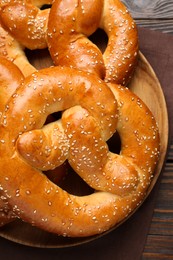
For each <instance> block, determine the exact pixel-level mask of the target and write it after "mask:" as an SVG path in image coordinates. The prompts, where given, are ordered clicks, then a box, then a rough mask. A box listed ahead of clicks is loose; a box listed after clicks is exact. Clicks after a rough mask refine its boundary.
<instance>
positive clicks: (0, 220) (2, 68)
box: [0, 58, 24, 226]
mask: <svg viewBox="0 0 173 260" xmlns="http://www.w3.org/2000/svg"><path fill="white" fill-rule="evenodd" d="M23 79H24V76H23V75H22V73H21V72H20V70H19V69H18V68H17V67H16V66H15V65H14V64H13V63H11V62H10V61H8V60H6V59H4V58H1V61H0V118H1V116H2V111H4V109H5V104H6V103H7V101H8V99H9V98H10V96H11V95H12V94H13V92H14V91H15V90H16V88H17V87H18V86H19V85H20V84H21V82H22V80H23ZM0 174H1V173H0ZM1 189H2V187H1V185H0V226H2V225H4V224H6V223H8V222H10V221H12V220H13V219H14V218H15V217H16V216H15V214H14V213H13V212H12V210H11V207H10V206H9V205H8V200H7V198H6V197H5V196H4V194H3V192H2V191H1Z"/></svg>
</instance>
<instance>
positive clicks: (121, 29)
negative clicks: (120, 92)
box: [47, 0, 138, 85]
mask: <svg viewBox="0 0 173 260" xmlns="http://www.w3.org/2000/svg"><path fill="white" fill-rule="evenodd" d="M98 28H101V29H103V30H104V31H105V32H106V34H107V36H108V44H107V47H106V49H105V51H104V53H103V55H102V53H101V51H100V50H99V49H98V48H97V46H96V45H95V44H93V43H92V42H91V41H90V40H89V39H88V37H89V36H90V35H92V34H93V33H94V32H95V31H96V30H97V29H98ZM47 42H48V47H49V51H50V54H51V57H52V59H53V61H54V63H55V65H66V66H73V67H75V68H78V69H82V70H87V71H89V72H94V73H96V74H98V75H99V76H100V77H101V78H102V79H105V80H106V81H107V82H112V83H118V84H122V85H126V84H127V82H128V81H129V78H131V76H132V74H133V71H134V68H135V66H136V63H137V57H138V35H137V28H136V24H135V22H134V20H133V19H132V17H131V15H130V14H129V12H128V11H127V9H126V7H125V6H124V4H123V3H121V1H119V0H105V1H104V0H99V1H98V0H95V1H91V0H84V1H83V0H80V1H77V0H72V1H68V0H55V1H54V3H53V4H52V7H51V10H50V15H49V20H48V37H47Z"/></svg>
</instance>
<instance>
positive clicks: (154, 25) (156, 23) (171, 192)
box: [123, 0, 173, 260]
mask: <svg viewBox="0 0 173 260" xmlns="http://www.w3.org/2000/svg"><path fill="white" fill-rule="evenodd" d="M123 2H124V3H125V4H126V6H127V7H128V9H129V10H130V12H131V14H132V16H133V17H134V18H135V20H136V23H137V25H138V26H142V27H147V28H150V29H153V30H159V31H162V32H165V33H170V34H173V0H125V1H123ZM172 69H173V68H172ZM170 142H171V144H170V149H169V152H168V157H167V161H166V165H165V170H164V173H163V176H162V179H161V184H160V188H159V192H158V197H157V200H156V204H155V208H154V214H153V218H152V222H151V225H150V229H149V232H148V235H147V240H146V244H145V248H144V251H143V255H142V259H152V260H153V259H173V140H170Z"/></svg>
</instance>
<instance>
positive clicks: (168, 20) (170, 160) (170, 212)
mask: <svg viewBox="0 0 173 260" xmlns="http://www.w3.org/2000/svg"><path fill="white" fill-rule="evenodd" d="M123 2H124V3H125V4H126V6H127V8H128V9H129V10H130V12H131V14H132V16H133V17H134V18H135V20H136V23H137V25H138V26H139V27H140V26H142V27H147V28H150V29H153V30H159V31H162V32H165V33H170V34H172V35H173V0H123ZM172 69H173V68H172ZM171 123H172V122H171ZM172 128H173V127H172ZM139 217H140V213H139ZM134 219H135V216H134ZM138 219H139V218H138ZM134 223H135V220H134V221H133V219H132V221H131V222H129V224H127V225H128V228H129V230H130V228H131V224H134ZM144 224H145V223H144ZM127 225H125V226H123V227H122V228H121V229H120V230H117V231H116V232H114V234H113V235H112V234H110V236H109V239H107V238H106V237H105V238H103V240H100V241H98V243H97V242H95V243H93V244H89V245H86V246H85V245H84V246H83V247H81V248H79V254H80V257H82V258H83V259H87V260H88V259H97V258H98V257H95V256H97V247H96V246H97V244H98V245H99V244H100V245H101V249H102V251H101V252H102V254H103V257H102V258H101V259H108V260H109V259H110V260H111V259H113V260H114V259H117V260H122V255H123V253H124V255H125V257H124V258H123V259H125V260H134V259H132V258H129V255H128V253H127V254H125V252H122V254H121V256H120V257H116V253H117V252H116V246H117V244H118V242H119V241H118V239H117V240H115V238H117V237H118V238H119V235H120V232H123V233H124V234H126V231H125V229H126V227H127ZM135 225H136V224H135ZM127 234H128V233H127ZM123 239H124V238H123ZM125 239H126V237H125ZM127 239H128V238H127ZM136 240H137V239H136ZM102 241H103V242H102ZM0 242H1V244H0V255H1V254H2V251H3V252H5V254H7V253H8V251H10V250H13V251H12V253H13V256H14V257H13V258H15V256H21V255H25V259H33V260H34V259H41V258H40V255H41V249H40V250H39V249H34V248H33V249H32V250H30V248H27V247H24V246H20V245H18V244H15V243H12V242H9V241H6V240H5V239H2V238H0ZM119 244H121V241H120V242H119ZM133 246H134V248H135V247H136V244H135V245H133ZM142 246H143V245H142ZM129 247H131V244H130V246H129ZM107 248H109V249H111V250H112V251H111V252H110V253H109V252H108V250H107ZM84 249H85V250H84ZM28 250H29V253H28ZM74 250H75V249H74ZM74 250H73V249H67V252H68V253H69V256H70V257H69V259H70V258H71V259H76V258H73V257H72V254H73V253H74ZM89 250H92V256H91V257H90V258H87V256H85V255H84V254H83V252H88V251H89ZM99 250H100V248H99ZM25 252H26V253H25ZM112 252H113V253H114V258H112ZM104 253H105V254H104ZM48 254H50V255H51V256H50V259H52V260H53V259H60V258H61V259H65V258H63V256H64V251H61V250H59V251H58V250H45V251H44V253H42V257H43V256H44V259H48V258H46V256H48ZM82 254H83V255H82ZM35 255H37V256H39V257H38V258H34V256H35ZM104 255H106V258H104ZM53 256H54V258H53ZM58 256H59V257H58ZM73 256H74V254H73ZM109 256H111V257H109ZM4 257H5V255H4ZM29 257H30V258H29ZM31 257H32V258H31ZM0 258H1V257H0ZM141 258H142V260H145V259H151V260H155V259H173V138H172V140H170V149H169V152H168V156H167V160H166V165H165V169H164V172H163V175H162V176H161V181H160V186H159V190H158V193H157V199H156V201H155V207H154V213H153V217H152V220H151V223H150V227H149V230H148V234H147V239H146V242H145V246H144V248H143V252H142V255H141ZM4 259H5V258H4ZM15 259H16V258H15ZM17 259H24V258H23V257H22V258H20V257H19V258H17ZM42 259H43V258H42ZM98 259H99V260H100V258H98ZM135 259H136V258H135ZM65 260H66V259H65ZM137 260H139V259H137Z"/></svg>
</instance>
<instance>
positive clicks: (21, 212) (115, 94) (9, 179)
mask: <svg viewBox="0 0 173 260" xmlns="http://www.w3.org/2000/svg"><path fill="white" fill-rule="evenodd" d="M110 88H111V90H110ZM110 88H108V86H107V84H106V83H104V82H103V81H101V80H100V79H99V78H98V77H97V76H94V75H91V74H88V73H85V72H82V71H78V70H75V69H70V68H65V67H64V68H63V67H62V68H61V67H54V68H53V67H52V68H48V69H43V70H40V71H38V72H35V73H34V74H33V75H31V76H30V77H27V78H26V79H25V80H24V83H23V84H22V85H20V87H19V88H18V89H17V90H16V92H15V93H14V94H13V96H12V97H11V99H10V100H9V102H8V103H7V105H6V109H5V111H4V113H3V115H2V120H1V126H0V140H1V142H0V154H1V157H0V167H1V169H2V173H1V175H0V182H1V185H2V189H3V192H4V195H5V196H6V197H7V198H8V201H9V204H10V205H11V206H12V208H13V211H14V212H15V214H17V215H18V216H19V217H20V218H21V219H23V220H24V221H27V222H29V223H32V224H34V225H36V226H38V227H40V228H43V229H45V230H47V231H49V232H54V233H58V234H60V235H64V236H89V235H94V234H98V233H101V232H104V231H106V230H108V229H110V228H111V227H112V226H114V225H115V224H117V223H118V222H119V221H121V220H122V219H124V218H125V217H126V216H127V215H128V214H129V213H130V212H131V211H132V210H133V209H134V208H135V207H137V205H139V203H140V202H141V201H142V199H143V198H144V196H145V192H146V190H147V187H148V186H149V184H150V181H151V178H152V174H153V173H154V169H155V165H156V163H157V160H158V156H159V134H158V129H157V126H156V122H155V120H154V118H153V116H152V114H151V112H150V111H149V110H148V108H147V107H146V106H145V104H144V103H143V102H142V101H141V100H140V99H139V98H138V97H136V96H135V95H134V94H132V93H131V92H130V91H129V90H127V89H124V88H123V89H122V88H121V87H119V86H116V85H110ZM116 100H117V101H116ZM107 101H109V102H107ZM117 105H118V107H117ZM117 108H118V110H117ZM57 111H62V117H61V119H59V120H57V121H55V122H53V123H51V124H47V125H44V123H45V121H46V118H47V116H48V115H49V114H51V113H54V112H57ZM134 113H135V116H134ZM132 114H133V116H132ZM14 126H15V127H14ZM116 129H117V131H118V132H119V134H120V137H121V142H122V147H121V153H120V154H114V153H112V152H110V151H109V149H108V146H107V143H106V141H107V140H108V139H109V138H110V137H111V136H112V135H113V133H114V132H115V131H116ZM65 160H68V161H69V163H70V165H71V166H72V168H73V169H74V170H75V171H76V173H77V174H79V175H80V176H81V177H82V178H83V179H84V180H85V181H86V182H87V183H88V184H89V185H90V186H91V187H92V188H94V189H95V190H96V191H97V192H95V193H92V194H90V195H86V196H76V195H72V194H69V193H68V192H67V191H65V190H63V189H61V188H60V187H59V186H57V185H55V184H54V183H52V182H51V181H50V180H49V179H48V178H47V177H46V176H45V175H44V174H42V171H41V170H48V169H54V168H55V167H57V166H58V165H60V164H62V163H63V162H64V161H65ZM9 162H10V163H9Z"/></svg>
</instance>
